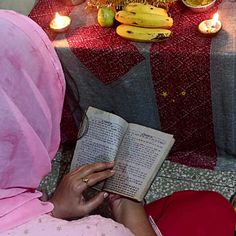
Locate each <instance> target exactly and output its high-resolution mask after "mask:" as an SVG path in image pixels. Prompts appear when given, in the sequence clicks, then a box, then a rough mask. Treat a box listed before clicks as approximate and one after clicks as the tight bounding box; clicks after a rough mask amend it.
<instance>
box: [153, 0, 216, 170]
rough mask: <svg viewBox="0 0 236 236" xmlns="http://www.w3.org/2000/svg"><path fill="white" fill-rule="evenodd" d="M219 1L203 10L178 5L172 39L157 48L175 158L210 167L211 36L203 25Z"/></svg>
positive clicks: (164, 118) (158, 86) (157, 72)
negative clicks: (204, 32) (205, 33)
mask: <svg viewBox="0 0 236 236" xmlns="http://www.w3.org/2000/svg"><path fill="white" fill-rule="evenodd" d="M218 4H219V2H218V3H217V4H216V5H215V7H214V8H212V9H211V10H209V11H207V12H206V13H198V14H196V13H194V12H192V11H190V10H189V9H186V8H185V7H183V6H182V4H176V6H175V7H173V8H172V9H171V10H172V11H171V15H172V17H173V18H174V26H173V28H172V30H173V36H172V38H171V39H169V40H167V41H165V42H164V43H161V44H158V43H155V44H152V47H151V65H152V75H153V83H154V88H155V92H156V98H157V103H158V109H159V114H160V119H161V126H162V129H163V130H164V131H166V132H169V133H172V134H174V136H175V139H176V144H175V146H174V149H173V151H172V154H171V155H170V159H171V160H173V161H176V162H178V163H182V164H186V165H189V166H196V167H202V168H209V169H213V168H214V166H215V164H216V148H215V142H214V133H213V121H212V109H211V87H210V47H211V38H206V37H203V36H202V35H201V34H200V33H199V32H198V30H197V25H198V24H199V23H200V22H201V21H203V20H206V19H211V18H212V16H213V14H214V13H215V12H216V11H217V5H218Z"/></svg>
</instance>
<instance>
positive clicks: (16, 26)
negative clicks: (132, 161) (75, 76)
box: [0, 11, 64, 189]
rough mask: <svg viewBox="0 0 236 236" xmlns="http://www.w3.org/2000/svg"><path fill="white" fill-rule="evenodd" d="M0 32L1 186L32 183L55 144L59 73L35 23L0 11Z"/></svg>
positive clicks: (60, 90)
mask: <svg viewBox="0 0 236 236" xmlns="http://www.w3.org/2000/svg"><path fill="white" fill-rule="evenodd" d="M0 34H1V41H0V71H1V77H0V100H1V104H0V130H1V132H0V150H1V152H0V189H2V188H12V187H24V188H25V187H27V188H28V187H30V188H36V187H37V185H38V183H39V181H40V180H41V178H42V177H43V176H44V175H45V174H47V173H48V172H49V170H50V159H51V158H52V157H53V156H54V155H55V152H56V150H57V148H58V144H59V124H60V117H61V109H62V103H63V98H64V78H63V74H62V70H61V67H60V63H59V60H58V59H57V56H56V55H55V52H54V50H53V49H52V46H51V45H50V44H51V43H50V41H49V40H48V39H47V37H46V36H45V35H44V34H42V32H41V31H40V30H39V29H38V26H37V25H36V24H35V23H33V22H31V21H30V20H29V19H26V17H23V16H19V15H18V14H15V13H13V12H6V11H1V13H0Z"/></svg>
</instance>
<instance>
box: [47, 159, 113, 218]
mask: <svg viewBox="0 0 236 236" xmlns="http://www.w3.org/2000/svg"><path fill="white" fill-rule="evenodd" d="M113 165H114V163H113V162H111V163H109V162H107V163H93V164H88V165H83V166H81V167H79V168H77V169H75V170H73V171H71V172H70V173H68V174H67V175H65V176H64V178H63V179H62V181H61V183H60V184H59V186H58V188H57V190H56V191H55V193H54V195H53V197H52V198H51V199H50V202H52V203H53V205H54V209H53V212H52V214H53V216H54V217H57V218H61V219H73V218H79V217H83V216H86V215H88V214H89V213H90V212H91V211H93V210H94V209H96V208H97V207H98V206H99V205H101V204H102V203H103V201H104V199H105V198H106V197H107V196H108V194H107V193H105V192H100V193H98V194H97V195H96V196H95V197H93V198H92V199H90V200H89V201H85V199H84V196H83V192H84V191H85V190H86V189H87V188H88V187H90V186H93V185H95V184H96V183H98V182H100V181H102V180H105V179H107V178H109V177H111V176H113V175H114V171H113V170H111V169H112V168H113ZM82 178H88V179H89V181H88V183H87V184H86V183H84V182H83V181H82Z"/></svg>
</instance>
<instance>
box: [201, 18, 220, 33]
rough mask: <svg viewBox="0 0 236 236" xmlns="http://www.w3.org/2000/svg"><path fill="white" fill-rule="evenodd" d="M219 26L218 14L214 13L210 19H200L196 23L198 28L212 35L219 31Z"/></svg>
mask: <svg viewBox="0 0 236 236" xmlns="http://www.w3.org/2000/svg"><path fill="white" fill-rule="evenodd" d="M221 27H222V24H221V21H220V20H219V14H218V13H215V14H214V16H213V18H212V19H209V20H204V21H202V22H201V23H200V24H199V25H198V30H199V31H200V32H201V33H202V34H205V35H214V34H216V33H218V32H219V31H220V29H221Z"/></svg>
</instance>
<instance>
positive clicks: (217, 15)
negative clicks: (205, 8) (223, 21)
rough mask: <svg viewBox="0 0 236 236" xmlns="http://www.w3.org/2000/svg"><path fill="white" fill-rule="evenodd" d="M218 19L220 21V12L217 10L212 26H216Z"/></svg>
mask: <svg viewBox="0 0 236 236" xmlns="http://www.w3.org/2000/svg"><path fill="white" fill-rule="evenodd" d="M217 21H219V13H218V12H216V13H215V14H214V15H213V18H212V24H211V26H212V27H215V26H216V23H217Z"/></svg>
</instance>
